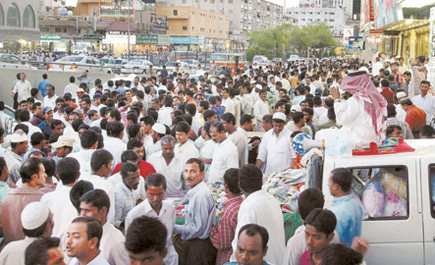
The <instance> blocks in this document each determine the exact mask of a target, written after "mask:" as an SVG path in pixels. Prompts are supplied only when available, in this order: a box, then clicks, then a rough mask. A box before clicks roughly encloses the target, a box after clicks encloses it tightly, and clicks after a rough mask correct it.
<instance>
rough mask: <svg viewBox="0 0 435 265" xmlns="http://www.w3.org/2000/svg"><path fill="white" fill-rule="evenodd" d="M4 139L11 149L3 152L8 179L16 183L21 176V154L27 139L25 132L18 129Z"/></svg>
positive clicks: (23, 151) (26, 145)
mask: <svg viewBox="0 0 435 265" xmlns="http://www.w3.org/2000/svg"><path fill="white" fill-rule="evenodd" d="M6 141H8V142H10V144H11V150H7V151H6V152H5V156H4V158H5V161H6V164H7V165H8V169H9V179H8V181H10V182H12V183H17V181H18V180H19V179H20V178H21V175H20V167H21V165H22V164H23V156H24V154H25V153H26V152H27V149H28V145H29V141H28V138H27V135H26V133H25V132H24V131H23V130H21V129H18V130H16V131H15V132H14V133H13V134H12V135H11V136H10V137H7V139H6Z"/></svg>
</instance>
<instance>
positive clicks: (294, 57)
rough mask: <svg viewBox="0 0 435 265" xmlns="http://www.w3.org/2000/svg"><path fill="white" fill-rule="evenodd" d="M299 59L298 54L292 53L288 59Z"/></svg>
mask: <svg viewBox="0 0 435 265" xmlns="http://www.w3.org/2000/svg"><path fill="white" fill-rule="evenodd" d="M298 60H299V55H296V54H292V55H290V57H289V58H288V61H289V62H291V63H292V62H297V61H298Z"/></svg>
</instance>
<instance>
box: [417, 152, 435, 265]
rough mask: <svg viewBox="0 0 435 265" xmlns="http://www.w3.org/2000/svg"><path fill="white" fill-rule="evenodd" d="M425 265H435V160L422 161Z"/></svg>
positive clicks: (426, 159)
mask: <svg viewBox="0 0 435 265" xmlns="http://www.w3.org/2000/svg"><path fill="white" fill-rule="evenodd" d="M420 164H421V187H422V193H421V194H422V198H421V200H422V202H423V209H422V212H423V228H424V229H423V230H424V234H423V239H424V259H425V263H424V264H435V158H423V159H421V163H420Z"/></svg>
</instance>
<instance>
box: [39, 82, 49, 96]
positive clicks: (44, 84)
mask: <svg viewBox="0 0 435 265" xmlns="http://www.w3.org/2000/svg"><path fill="white" fill-rule="evenodd" d="M48 85H50V81H48V80H47V79H43V80H42V81H41V82H39V84H38V90H39V91H41V95H42V96H43V97H45V96H47V86H48Z"/></svg>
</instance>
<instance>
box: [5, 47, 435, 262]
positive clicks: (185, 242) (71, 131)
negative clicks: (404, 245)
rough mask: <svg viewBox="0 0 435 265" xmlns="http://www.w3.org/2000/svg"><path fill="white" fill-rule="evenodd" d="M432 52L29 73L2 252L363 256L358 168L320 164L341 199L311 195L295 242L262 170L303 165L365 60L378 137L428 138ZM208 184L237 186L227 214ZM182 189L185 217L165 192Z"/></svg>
mask: <svg viewBox="0 0 435 265" xmlns="http://www.w3.org/2000/svg"><path fill="white" fill-rule="evenodd" d="M424 62H425V58H424V57H418V58H417V59H416V61H412V63H411V65H412V67H411V69H410V70H407V68H406V66H405V65H404V64H403V60H401V59H400V58H395V60H394V62H392V61H390V60H388V59H386V57H385V54H379V57H376V59H375V60H374V62H373V63H372V64H371V65H368V64H364V63H360V62H359V61H357V60H355V61H354V60H352V61H349V62H346V63H344V62H341V61H328V60H325V61H311V62H310V63H308V64H287V63H285V64H281V63H279V64H274V65H270V66H267V67H256V66H254V67H250V68H249V69H245V71H241V70H240V69H236V70H235V71H234V72H233V73H232V74H228V75H221V76H219V78H213V79H212V78H211V76H209V74H208V73H207V72H204V74H203V75H202V76H201V77H200V79H199V81H198V82H197V81H195V79H193V78H192V79H191V78H189V75H188V74H185V73H177V72H173V73H168V72H167V71H166V72H162V73H161V74H160V75H158V76H155V75H153V73H151V74H150V73H149V74H148V75H147V77H136V78H135V79H134V81H132V82H130V81H124V80H122V79H118V80H117V81H115V82H113V81H110V80H109V81H108V82H107V83H106V84H104V85H103V83H102V81H101V80H99V79H96V80H91V79H90V78H89V77H88V76H87V72H86V71H85V72H83V73H82V74H81V75H80V76H77V77H75V76H71V77H70V79H69V82H66V84H65V87H64V88H63V91H64V92H63V93H58V92H57V90H56V88H55V87H54V85H53V84H52V83H51V82H50V81H49V77H48V76H47V74H44V75H43V76H42V80H41V82H40V83H39V84H38V86H37V87H35V88H33V86H32V84H30V82H29V81H27V80H26V75H25V73H19V74H18V75H17V81H16V83H15V84H14V85H13V89H12V96H13V97H14V99H15V100H16V106H15V107H16V111H15V124H14V126H13V129H12V132H11V133H8V134H7V133H5V128H7V124H6V120H7V119H8V116H7V115H6V114H5V113H4V112H3V110H4V107H5V106H4V103H3V102H0V121H1V122H0V125H1V126H0V135H1V138H0V142H1V143H2V147H1V150H0V156H1V157H0V172H1V174H0V203H1V204H0V210H1V218H0V219H1V228H2V237H3V240H2V243H1V244H2V248H3V249H2V251H1V252H0V264H66V263H69V264H111V265H114V264H129V263H130V264H180V265H182V264H187V265H191V264H200V265H205V264H219V265H222V264H253V265H257V264H275V265H279V264H324V265H325V264H361V262H363V255H364V254H365V252H366V251H367V248H368V242H367V241H365V240H364V239H361V238H360V235H361V221H362V215H363V212H362V208H361V206H360V205H359V204H358V203H356V201H355V200H354V199H353V198H352V195H351V183H352V174H351V172H350V171H348V170H346V169H342V168H338V169H335V170H334V171H332V173H331V176H325V177H329V178H330V182H329V183H330V185H329V189H330V192H331V194H332V195H333V196H334V197H335V200H334V202H333V205H332V208H331V209H330V210H326V209H323V206H324V205H323V204H324V199H323V194H322V192H321V191H318V190H315V189H306V190H305V191H303V192H302V193H301V194H300V197H299V201H298V212H299V214H300V216H301V218H302V219H303V224H304V225H303V226H301V227H299V228H298V229H297V231H296V232H295V235H294V236H293V237H292V238H290V240H289V241H288V242H285V233H284V223H283V218H282V212H281V208H280V205H279V202H278V201H277V200H276V199H275V198H274V197H273V196H272V195H270V194H268V193H267V192H265V191H264V190H263V189H262V184H263V176H264V175H268V174H270V173H273V172H277V171H282V170H285V169H288V168H298V167H300V164H299V163H298V162H297V159H296V158H297V157H296V153H295V149H294V147H293V145H292V141H293V139H294V138H295V136H297V135H298V134H299V133H305V134H307V135H309V137H310V138H311V139H316V134H318V133H319V134H321V133H320V132H322V130H328V129H331V128H341V127H342V126H343V127H344V126H348V125H347V124H343V123H342V124H340V122H339V121H337V118H336V116H337V115H342V114H341V112H343V111H344V112H345V111H346V109H344V110H343V109H342V107H340V105H337V104H341V103H342V101H344V100H345V99H349V97H351V96H352V95H349V94H346V93H341V92H343V91H341V88H340V86H341V82H342V80H343V78H344V77H345V76H347V75H348V74H349V73H351V72H352V71H355V70H362V71H366V72H367V74H370V78H371V81H370V82H372V84H373V85H374V86H375V87H376V89H377V90H378V92H377V93H378V94H379V93H380V95H382V96H383V97H384V98H385V100H386V101H387V102H388V106H387V107H386V110H387V111H386V113H385V115H384V117H383V119H384V120H385V123H386V126H387V127H386V130H385V134H384V135H383V136H382V138H385V137H403V138H406V139H409V138H432V137H433V134H434V132H433V127H432V125H433V122H432V121H433V116H434V111H435V101H434V97H433V95H432V94H433V93H431V92H430V83H429V82H428V81H425V79H426V76H425V75H426V68H425V65H424ZM212 80H213V81H212ZM77 84H78V85H77ZM41 99H42V100H41ZM339 107H340V108H341V109H340V113H337V110H335V108H336V109H338V108H339ZM353 122H355V121H353ZM250 131H255V132H257V133H255V134H256V135H257V136H254V137H248V132H250ZM258 136H260V137H258ZM211 184H221V185H224V187H225V192H226V194H227V196H228V201H226V202H225V203H224V210H223V212H222V213H221V215H220V219H219V222H217V220H216V203H215V198H214V197H213V194H212V192H211V190H210V187H209V186H210V185H211ZM183 192H184V193H185V194H186V196H185V198H184V200H183V202H182V204H183V205H185V218H184V223H183V224H180V223H176V209H175V206H174V205H173V204H172V203H170V202H168V201H166V200H165V198H166V195H168V194H170V195H173V194H180V193H183ZM339 243H341V244H339ZM343 262H344V263H343ZM346 262H347V263H346Z"/></svg>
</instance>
